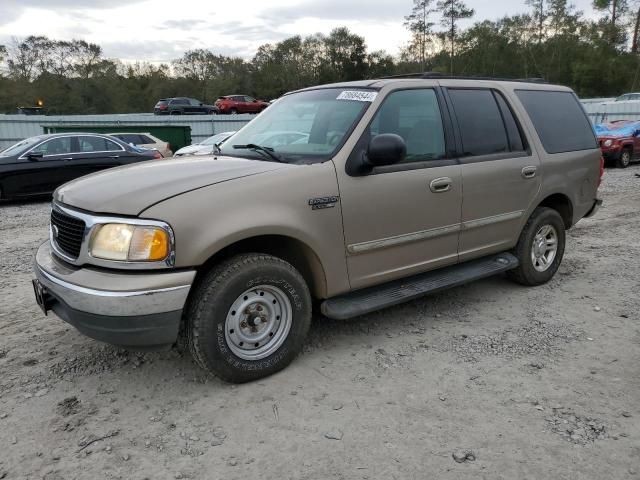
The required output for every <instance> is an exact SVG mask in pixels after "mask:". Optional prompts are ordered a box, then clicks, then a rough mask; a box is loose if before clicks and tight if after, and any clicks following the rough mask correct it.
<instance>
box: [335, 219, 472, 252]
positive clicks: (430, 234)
mask: <svg viewBox="0 0 640 480" xmlns="http://www.w3.org/2000/svg"><path fill="white" fill-rule="evenodd" d="M460 230H462V225H461V224H459V223H456V224H455V225H449V226H447V227H439V228H432V229H431V230H423V231H421V232H413V233H407V234H405V235H398V236H395V237H389V238H382V239H380V240H372V241H370V242H362V243H354V244H353V245H349V246H348V247H347V250H348V251H349V253H363V252H368V251H371V250H378V249H380V248H388V247H395V246H396V245H402V244H405V243H412V242H417V241H420V240H427V239H429V238H435V237H440V236H442V235H449V234H451V233H455V232H459V231H460Z"/></svg>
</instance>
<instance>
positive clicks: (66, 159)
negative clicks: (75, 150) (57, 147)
mask: <svg viewBox="0 0 640 480" xmlns="http://www.w3.org/2000/svg"><path fill="white" fill-rule="evenodd" d="M60 160H64V161H65V162H68V161H69V160H73V157H66V158H61V159H60Z"/></svg>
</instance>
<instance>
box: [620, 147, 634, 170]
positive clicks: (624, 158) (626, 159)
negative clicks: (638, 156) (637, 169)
mask: <svg viewBox="0 0 640 480" xmlns="http://www.w3.org/2000/svg"><path fill="white" fill-rule="evenodd" d="M632 155H633V151H632V150H631V149H630V148H624V149H622V152H620V158H619V159H618V162H617V163H618V167H619V168H627V167H628V166H629V164H630V163H631V156H632Z"/></svg>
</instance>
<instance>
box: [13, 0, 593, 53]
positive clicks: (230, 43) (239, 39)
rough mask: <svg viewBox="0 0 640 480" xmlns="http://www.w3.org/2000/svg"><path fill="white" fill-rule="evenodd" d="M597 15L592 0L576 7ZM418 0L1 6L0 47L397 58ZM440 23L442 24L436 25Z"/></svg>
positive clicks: (497, 1) (164, 0)
mask: <svg viewBox="0 0 640 480" xmlns="http://www.w3.org/2000/svg"><path fill="white" fill-rule="evenodd" d="M573 3H574V4H576V6H577V7H578V8H579V9H582V10H584V11H586V12H587V13H589V12H591V7H590V4H591V0H574V1H573ZM412 4H413V2H412V0H269V1H268V2H267V1H264V0H233V2H231V1H228V0H181V1H180V2H179V3H176V2H175V0H0V43H3V42H6V41H8V39H10V38H12V37H26V36H28V35H46V36H49V37H50V38H55V39H72V38H81V39H83V40H87V41H89V42H94V43H97V44H99V45H101V46H102V47H103V48H104V51H105V53H106V55H108V56H113V57H118V58H121V59H123V60H125V61H132V60H142V61H153V62H160V61H167V60H171V59H173V58H176V57H179V56H181V55H182V53H183V52H184V51H185V50H188V49H192V48H208V49H211V50H212V51H214V52H215V53H220V54H233V55H240V56H242V57H245V58H250V57H252V56H253V54H254V53H255V51H256V49H257V48H258V47H259V46H260V45H261V44H264V43H272V42H277V41H279V40H283V39H285V38H287V37H289V36H292V35H296V34H300V35H310V34H313V33H318V32H320V33H325V34H327V33H329V32H330V31H331V30H332V29H333V28H335V27H338V26H346V27H348V28H350V29H351V30H352V31H354V32H355V33H357V34H359V35H361V36H363V37H365V40H366V41H367V45H368V46H369V48H370V49H371V50H379V49H384V50H387V51H388V52H390V53H392V54H395V53H397V52H398V51H399V49H400V47H401V46H402V45H403V44H404V43H406V41H407V40H408V34H407V32H406V30H405V29H404V27H403V25H402V23H403V20H404V16H405V15H407V14H408V13H409V11H410V10H411V6H412ZM467 4H468V5H469V6H470V7H472V8H475V10H476V17H475V18H474V20H484V19H497V18H499V17H502V16H504V15H507V14H514V13H519V12H524V11H526V10H527V7H526V6H525V5H524V0H467ZM434 20H435V19H434Z"/></svg>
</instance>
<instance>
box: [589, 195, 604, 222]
mask: <svg viewBox="0 0 640 480" xmlns="http://www.w3.org/2000/svg"><path fill="white" fill-rule="evenodd" d="M601 206H602V199H601V198H596V199H595V201H594V202H593V207H591V210H589V211H588V212H587V214H586V215H585V218H590V217H593V216H594V215H595V214H596V213H598V210H600V207H601Z"/></svg>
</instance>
